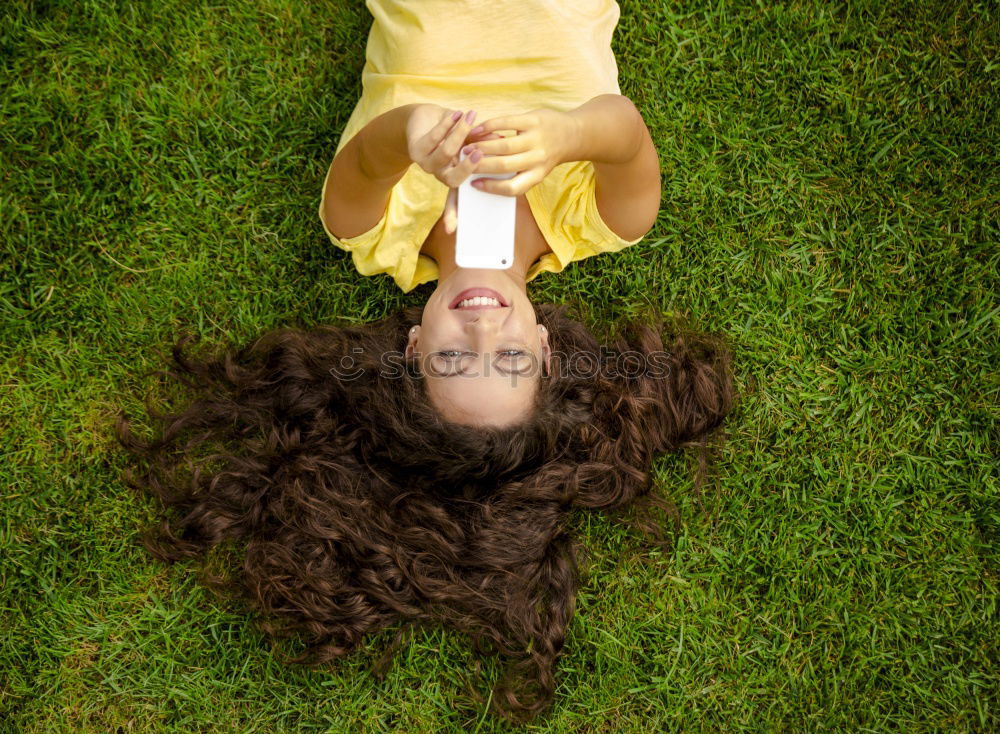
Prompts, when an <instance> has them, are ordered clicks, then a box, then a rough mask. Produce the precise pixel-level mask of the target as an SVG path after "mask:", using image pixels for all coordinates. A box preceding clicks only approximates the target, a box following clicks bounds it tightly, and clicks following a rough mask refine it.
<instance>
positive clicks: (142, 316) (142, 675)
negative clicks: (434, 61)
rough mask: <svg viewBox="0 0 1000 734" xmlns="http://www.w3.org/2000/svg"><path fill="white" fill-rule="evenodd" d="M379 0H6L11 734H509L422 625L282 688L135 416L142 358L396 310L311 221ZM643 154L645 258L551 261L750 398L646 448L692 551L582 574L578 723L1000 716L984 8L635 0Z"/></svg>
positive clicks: (997, 210) (588, 295)
mask: <svg viewBox="0 0 1000 734" xmlns="http://www.w3.org/2000/svg"><path fill="white" fill-rule="evenodd" d="M369 18H370V16H369V15H368V13H367V11H366V10H365V8H364V5H363V3H361V2H360V0H358V1H356V2H343V1H342V0H341V1H333V2H311V3H307V2H304V1H303V0H263V1H261V2H255V3H237V2H221V3H204V2H180V1H179V0H178V1H175V2H156V3H153V2H135V3H124V2H120V3H116V2H111V1H110V0H85V1H79V2H77V1H73V2H70V1H69V0H67V1H66V2H55V1H53V2H41V1H39V2H29V1H27V0H9V1H8V2H6V3H4V4H3V9H2V10H0V62H2V69H0V87H2V89H0V92H2V93H0V163H2V166H0V181H2V183H0V252H2V255H3V257H2V260H0V344H2V346H3V349H2V353H0V429H2V430H0V451H2V456H3V463H2V467H0V471H2V484H0V493H2V494H0V502H2V504H0V513H2V514H0V730H3V731H11V732H76V731H82V732H113V731H142V732H145V731H204V732H232V731H246V732H251V731H252V732H276V731H278V732H285V731H289V732H291V731H295V732H299V731H302V732H311V731H332V732H340V731H358V730H366V731H398V732H407V733H409V732H438V731H452V732H460V731H479V732H491V731H507V730H509V727H508V726H506V725H505V724H503V723H502V722H500V721H498V720H496V719H494V718H493V717H491V716H487V715H484V714H483V713H482V707H480V706H478V705H476V704H475V703H474V701H473V700H472V699H471V698H470V696H469V695H468V694H467V693H466V691H465V688H466V685H467V683H466V680H467V679H468V681H470V682H471V684H472V685H473V686H475V687H476V688H477V689H478V690H480V691H482V692H484V693H485V692H487V691H488V690H489V687H490V685H491V684H492V683H493V681H494V680H495V679H496V676H497V674H498V672H499V670H498V668H497V666H496V665H495V664H494V662H493V661H490V660H485V661H483V662H482V663H481V665H478V667H477V664H476V663H475V662H474V660H475V659H474V658H472V657H471V656H470V651H469V647H468V645H467V644H466V641H465V639H464V638H463V637H462V636H461V635H459V634H457V633H453V632H451V631H446V630H441V629H434V628H427V629H418V630H416V631H415V632H414V634H413V635H412V637H408V638H406V640H405V641H404V643H403V644H402V646H401V648H400V649H401V652H400V656H399V659H398V661H397V662H396V664H395V665H394V666H393V667H392V668H390V670H389V672H388V674H387V675H386V677H385V680H382V681H380V680H378V679H377V678H376V677H375V676H373V675H372V673H371V671H370V666H371V663H372V661H373V660H374V659H375V658H376V657H377V653H379V652H380V651H382V650H384V649H385V648H386V646H387V645H388V644H389V642H390V641H391V638H392V632H391V631H388V632H386V633H384V634H383V635H381V636H378V637H376V638H374V639H372V641H371V646H370V648H369V649H368V650H365V651H363V652H360V653H359V654H357V655H355V656H353V657H351V658H349V659H346V660H344V661H342V662H340V663H339V664H338V665H336V666H335V667H334V668H333V669H332V670H330V671H309V670H307V669H303V668H285V667H283V666H281V665H280V664H279V663H277V662H276V660H275V658H274V655H273V650H272V644H271V643H270V642H268V640H267V639H266V638H264V637H263V635H262V634H261V633H260V632H258V631H257V630H256V629H255V627H254V625H253V619H252V618H251V617H249V616H248V615H246V614H245V613H244V612H243V611H241V610H240V609H238V608H235V607H233V606H231V605H228V604H227V603H226V602H224V601H222V600H219V599H216V598H215V597H214V596H212V595H211V593H210V592H208V591H206V590H205V589H204V588H202V587H201V586H199V585H198V584H197V583H196V580H195V578H194V574H193V571H192V567H190V566H184V565H180V566H177V567H174V568H170V567H166V566H163V565H162V564H159V563H157V562H155V561H153V560H152V559H151V558H150V557H149V556H148V555H147V554H146V553H145V551H143V550H142V548H141V547H139V546H138V545H137V543H136V536H137V533H138V532H139V530H140V529H141V528H142V527H145V525H146V524H147V523H148V522H150V521H151V520H152V519H153V518H154V517H156V514H157V508H156V507H155V506H154V505H153V504H152V503H151V502H148V501H146V502H137V500H136V498H135V497H133V496H132V494H131V493H130V491H129V490H128V489H127V488H126V487H125V486H124V485H123V483H122V481H121V479H120V473H121V471H122V469H123V468H124V466H125V459H124V457H123V455H122V454H121V452H120V451H119V450H118V448H117V445H116V444H115V443H114V441H113V439H112V437H111V433H110V421H111V420H112V417H113V416H114V414H115V413H116V412H117V411H118V410H119V409H120V408H124V409H125V410H127V411H128V412H129V413H130V414H133V415H136V414H138V413H140V409H141V396H142V394H144V393H145V392H146V391H147V390H152V391H153V392H154V393H155V394H157V395H161V396H162V395H163V394H164V391H168V388H167V387H166V386H164V385H162V384H161V383H160V382H159V381H158V380H157V379H155V378H152V377H144V376H143V373H144V372H145V371H146V370H149V369H154V368H157V367H160V366H162V362H161V361H160V357H159V356H158V354H157V351H156V350H158V349H160V350H162V349H163V348H164V347H165V345H167V344H168V343H170V342H171V340H172V338H173V337H174V335H175V334H176V332H177V331H178V329H179V328H181V327H182V326H186V327H189V328H192V329H194V330H195V331H197V332H198V333H200V334H202V335H203V338H204V339H205V340H206V341H208V342H209V343H216V342H222V341H240V340H244V339H247V338H250V337H252V336H254V335H256V334H258V333H259V332H261V331H263V330H265V329H269V328H272V327H276V326H284V325H290V324H299V325H305V324H316V323H325V322H330V321H334V320H338V319H350V320H353V321H367V320H370V319H374V318H377V317H379V316H382V315H384V314H386V313H389V312H391V311H393V310H395V309H397V308H398V307H399V306H401V305H403V304H408V303H419V302H421V299H422V298H423V297H425V296H426V293H427V292H429V288H428V287H426V286H425V287H422V288H421V289H420V290H419V291H417V292H415V293H412V294H409V295H406V296H404V295H403V294H402V293H400V292H399V291H398V290H397V289H396V288H395V286H394V285H393V284H392V281H391V280H390V279H389V278H387V277H378V278H362V277H360V276H358V275H357V274H356V273H355V272H354V270H353V269H352V266H351V264H350V260H349V258H348V257H347V256H346V254H345V253H343V252H341V251H340V250H338V249H337V248H335V247H333V246H332V245H330V244H329V243H328V242H327V241H326V239H325V236H324V234H323V231H322V229H321V226H320V223H319V220H318V218H317V216H316V208H317V206H318V201H319V194H320V188H321V185H322V180H323V175H324V174H325V171H326V167H327V165H328V163H329V160H330V157H331V156H332V154H333V151H334V149H335V147H336V143H337V140H338V135H339V132H340V130H341V129H342V128H343V126H344V124H345V123H346V121H347V117H348V115H349V114H350V112H351V110H352V108H353V105H354V102H355V101H356V99H357V96H358V94H359V92H360V72H361V67H362V65H363V61H364V45H365V38H366V33H367V29H368V25H369V22H370V20H369ZM615 51H616V53H617V56H618V60H619V68H620V78H621V85H622V91H623V93H624V94H626V95H628V96H629V97H631V98H632V99H633V100H634V101H635V102H636V104H637V105H638V106H639V108H640V109H641V110H642V112H643V114H644V116H645V118H646V120H647V123H648V124H649V126H650V129H651V130H652V132H653V137H654V139H655V140H656V143H657V146H658V148H659V151H660V155H661V159H662V165H663V189H664V190H663V204H662V208H661V213H660V218H659V220H658V222H657V224H656V227H655V229H654V230H653V232H651V233H650V235H649V236H648V237H647V239H646V240H645V241H644V242H643V243H642V244H641V245H639V246H636V247H634V248H630V249H628V250H626V251H624V252H622V253H620V254H617V255H608V256H601V257H598V258H593V259H590V260H586V261H583V262H581V263H577V264H575V265H573V266H571V267H570V268H568V269H567V270H566V271H565V272H563V273H561V274H558V275H552V274H545V275H543V276H541V277H540V278H539V279H538V280H536V281H535V282H534V283H533V284H532V286H531V292H532V294H533V296H534V297H535V298H537V299H539V300H551V301H564V300H583V301H585V302H586V303H588V304H589V306H590V309H591V315H592V317H593V318H594V319H598V320H602V321H607V320H614V319H619V318H624V317H627V316H629V315H630V314H633V313H636V312H638V311H639V310H641V309H643V308H646V307H648V306H649V305H650V304H652V305H653V306H655V307H656V308H657V309H660V310H662V311H679V312H685V313H688V314H690V315H692V316H693V317H694V318H695V319H696V320H697V321H698V322H699V323H700V324H701V325H702V326H703V327H705V328H708V329H717V330H721V331H723V332H725V333H726V334H727V335H728V336H729V337H730V339H731V341H732V343H733V345H734V347H735V350H736V370H737V379H738V384H739V387H740V390H741V392H742V393H743V394H744V399H743V401H742V403H741V405H740V407H739V410H738V411H737V412H736V413H735V414H734V415H733V417H732V419H731V421H730V423H729V433H728V442H727V443H726V444H725V446H724V448H723V449H722V450H721V451H720V452H719V454H718V458H717V463H716V470H715V478H714V483H713V484H712V485H711V486H709V487H707V488H706V489H704V490H703V491H702V492H701V493H700V494H699V493H695V492H694V491H693V490H692V485H691V479H690V476H691V474H690V468H691V467H690V465H689V461H688V460H687V459H686V458H685V457H683V456H669V457H665V458H664V459H663V460H662V461H661V462H660V463H659V464H658V466H657V477H658V481H659V483H660V485H661V486H662V487H663V488H664V491H666V492H667V493H669V494H670V495H671V496H672V497H674V498H675V499H676V501H677V503H678V505H679V506H680V510H681V512H682V517H683V522H684V529H683V533H682V535H681V536H680V538H679V539H678V542H677V544H676V547H675V549H674V550H673V551H672V552H671V553H670V554H668V555H661V554H660V553H659V552H658V551H657V552H652V553H651V552H649V551H647V550H645V549H644V547H643V545H642V544H641V542H640V540H639V539H638V538H637V537H636V536H635V535H634V534H633V533H632V532H631V531H628V530H626V529H625V527H624V526H623V524H622V523H621V522H618V521H613V520H610V519H607V518H604V517H601V516H596V515H584V514H581V515H579V516H578V517H576V518H575V523H576V525H577V527H578V528H579V536H580V538H581V540H582V542H583V544H584V545H585V547H586V548H587V549H588V552H589V553H590V554H591V556H592V567H591V569H590V571H589V575H588V576H587V577H586V579H585V581H584V584H583V587H582V589H581V593H580V596H579V603H578V607H577V614H576V616H575V618H574V620H573V622H572V625H571V627H570V630H569V639H568V642H567V651H566V654H565V656H564V657H563V658H562V660H561V662H560V664H559V668H558V679H559V689H558V691H557V697H556V701H555V705H554V708H553V710H552V712H551V714H550V716H549V717H548V718H547V719H545V720H542V721H539V722H538V723H536V724H535V725H533V726H531V727H528V730H531V731H554V732H570V731H573V732H576V731H583V732H608V731H624V732H651V731H684V732H693V731H708V732H715V731H790V732H797V731H831V730H841V731H887V730H901V731H906V732H919V731H948V732H951V731H983V732H985V731H996V730H997V728H998V727H1000V696H998V691H1000V668H998V663H997V661H998V659H1000V623H998V609H997V606H998V603H997V599H998V576H997V574H998V568H1000V555H998V535H1000V501H998V484H1000V481H998V475H1000V472H998V468H1000V467H998V456H997V447H998V444H1000V441H998V438H1000V435H998V434H1000V431H998V423H997V417H998V393H1000V384H998V376H997V371H996V365H997V362H998V360H1000V348H998V339H997V334H998V324H1000V303H998V299H997V292H998V290H1000V282H998V280H1000V278H998V272H1000V248H998V243H1000V225H998V221H1000V179H998V171H1000V160H998V158H1000V156H998V146H1000V124H998V115H997V110H998V109H1000V89H998V84H1000V81H998V80H1000V63H998V61H997V59H998V58H1000V14H998V12H997V10H996V6H995V5H993V4H991V3H986V2H983V3H972V2H935V1H933V0H925V1H912V2H903V1H898V2H896V1H892V0H886V1H885V2H879V1H875V0H872V1H870V2H859V3H850V4H843V3H835V2H820V0H802V1H800V2H790V3H753V2H740V3H736V2H732V3H727V2H718V1H717V2H709V1H708V0H698V1H694V2H689V3H684V4H683V7H680V6H679V4H677V3H673V2H670V3H666V2H645V1H643V2H640V1H639V0H625V1H623V2H622V20H621V23H620V25H619V29H618V32H617V35H616V38H615Z"/></svg>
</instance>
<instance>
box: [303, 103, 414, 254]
mask: <svg viewBox="0 0 1000 734" xmlns="http://www.w3.org/2000/svg"><path fill="white" fill-rule="evenodd" d="M410 107H412V105H406V106H403V107H397V108H395V109H392V110H389V111H388V112H386V113H384V114H382V115H379V116H378V117H376V118H375V119H373V120H371V121H370V122H369V123H368V124H367V125H365V126H364V127H363V128H362V129H361V130H359V131H358V132H357V134H356V135H354V137H352V138H351V139H350V140H349V141H347V143H346V144H345V145H344V147H343V148H341V149H340V151H339V152H338V153H337V155H336V156H334V159H333V163H331V164H330V171H329V174H328V175H327V178H326V189H325V190H324V192H323V198H324V202H325V204H324V211H323V221H324V223H325V224H326V226H327V228H328V229H329V230H330V231H331V232H332V233H333V234H334V235H335V236H338V237H354V236H356V235H359V234H361V233H363V232H366V231H368V229H370V228H371V227H372V226H374V224H375V223H376V222H378V220H379V217H380V216H381V215H382V213H383V212H384V211H385V208H386V205H387V204H388V201H389V195H390V193H391V192H392V188H393V186H395V185H396V182H398V181H399V180H400V179H401V178H402V177H403V175H404V174H405V173H406V171H407V169H409V167H410V158H409V153H408V149H407V144H406V123H407V120H408V119H409V108H410Z"/></svg>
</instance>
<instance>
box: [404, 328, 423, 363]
mask: <svg viewBox="0 0 1000 734" xmlns="http://www.w3.org/2000/svg"><path fill="white" fill-rule="evenodd" d="M419 336H420V326H419V325H417V326H411V327H410V333H409V335H408V338H407V340H406V352H405V356H406V358H407V359H413V358H414V357H416V356H417V337H419Z"/></svg>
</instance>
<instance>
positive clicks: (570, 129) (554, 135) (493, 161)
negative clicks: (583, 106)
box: [467, 108, 578, 196]
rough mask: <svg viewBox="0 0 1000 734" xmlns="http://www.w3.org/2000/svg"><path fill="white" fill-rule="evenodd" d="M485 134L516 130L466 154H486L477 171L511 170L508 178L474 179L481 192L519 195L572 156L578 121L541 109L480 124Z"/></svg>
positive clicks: (483, 143) (498, 171) (499, 171)
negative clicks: (512, 173)
mask: <svg viewBox="0 0 1000 734" xmlns="http://www.w3.org/2000/svg"><path fill="white" fill-rule="evenodd" d="M479 127H480V128H481V129H482V132H483V133H484V134H490V133H495V131H497V130H516V131H517V134H516V135H512V136H510V137H506V138H499V139H494V140H491V141H484V142H479V143H476V144H475V145H473V146H469V147H468V148H467V155H472V151H474V150H480V151H482V152H483V155H484V156H485V157H484V158H483V159H482V162H481V163H480V164H479V165H478V166H476V169H475V172H476V173H511V172H517V175H515V176H514V177H513V178H508V179H479V180H476V181H473V182H472V185H473V186H475V187H476V188H477V189H479V190H480V191H486V192H489V193H491V194H504V195H506V196H520V195H521V194H523V193H524V192H525V191H527V190H528V189H530V188H531V187H532V186H534V185H535V184H537V183H538V182H540V181H541V180H542V179H543V178H545V177H546V176H547V175H548V174H549V171H551V170H552V169H553V168H555V167H556V166H557V165H559V164H560V163H564V162H566V161H567V160H568V159H569V153H570V151H571V150H573V149H574V148H573V146H574V144H575V143H574V141H575V136H576V135H577V134H578V128H577V123H576V120H575V119H573V118H572V117H571V116H570V115H569V114H568V113H566V112H560V111H558V110H553V109H548V108H540V109H537V110H532V111H531V112H528V113H526V114H523V115H512V116H509V117H495V118H493V119H492V120H487V121H486V122H484V123H483V124H482V125H480V126H479Z"/></svg>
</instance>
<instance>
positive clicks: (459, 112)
mask: <svg viewBox="0 0 1000 734" xmlns="http://www.w3.org/2000/svg"><path fill="white" fill-rule="evenodd" d="M461 116H462V110H455V112H454V113H452V116H451V120H452V122H458V118H460V117H461Z"/></svg>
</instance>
